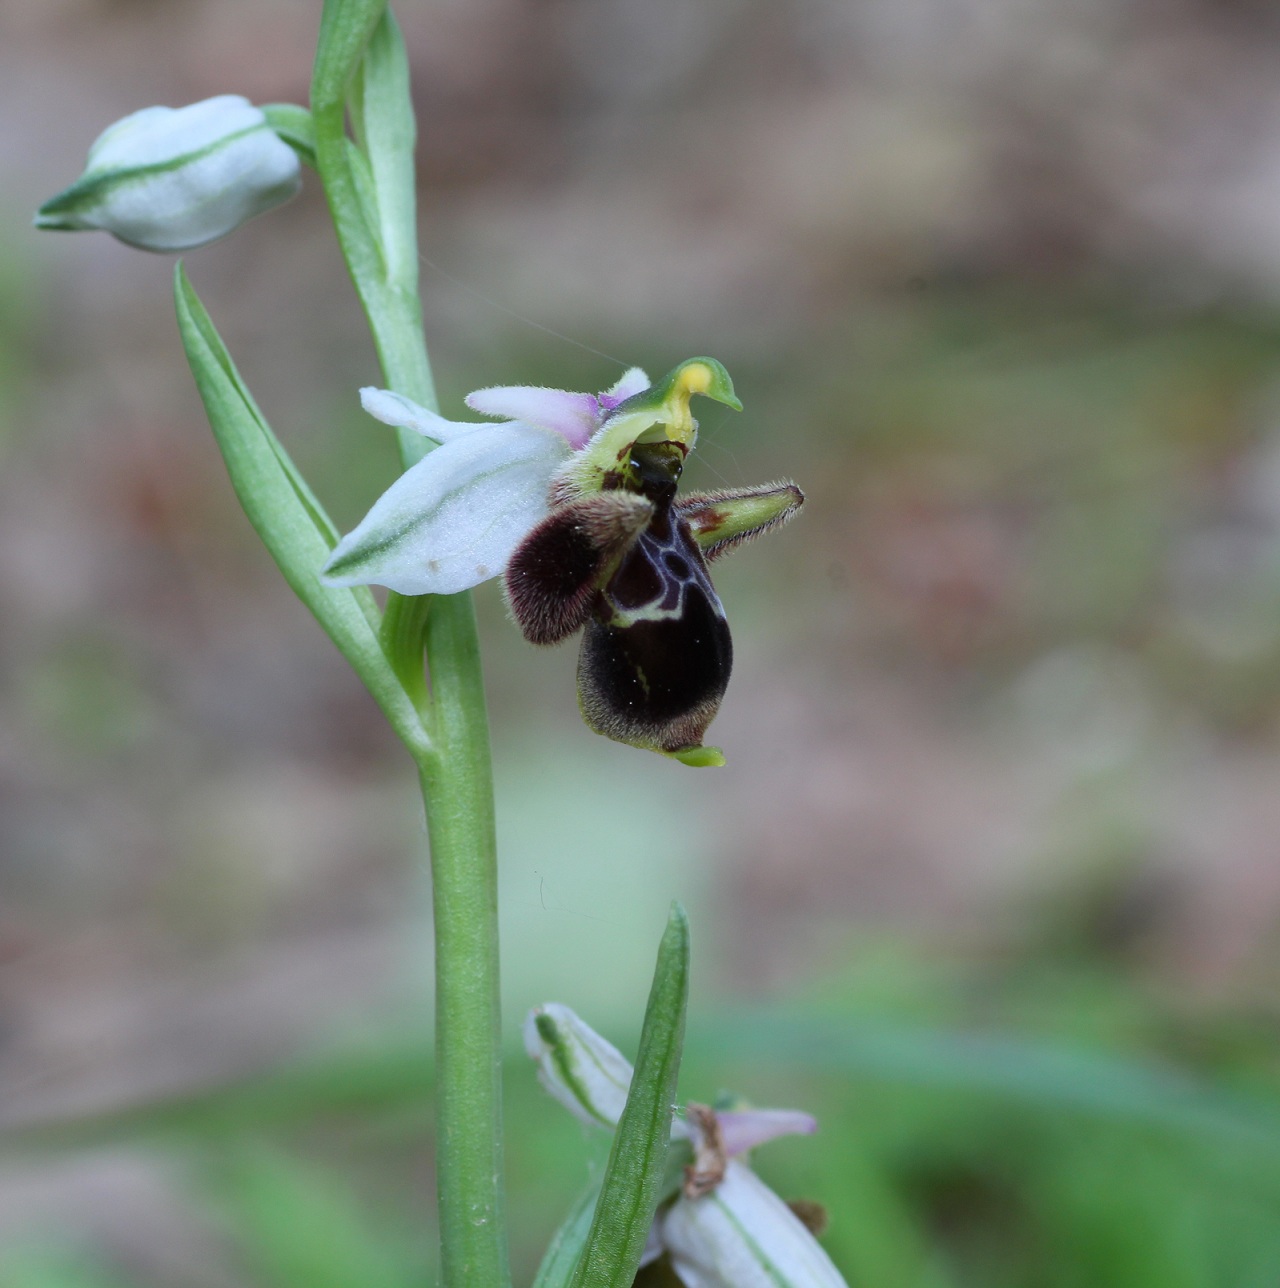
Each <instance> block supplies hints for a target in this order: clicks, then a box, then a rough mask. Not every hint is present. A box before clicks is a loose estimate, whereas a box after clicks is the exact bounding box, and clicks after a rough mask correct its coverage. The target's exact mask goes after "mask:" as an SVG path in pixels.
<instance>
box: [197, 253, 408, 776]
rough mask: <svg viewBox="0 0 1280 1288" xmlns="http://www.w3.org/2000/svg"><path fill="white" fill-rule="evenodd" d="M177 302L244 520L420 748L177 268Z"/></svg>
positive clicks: (294, 484)
mask: <svg viewBox="0 0 1280 1288" xmlns="http://www.w3.org/2000/svg"><path fill="white" fill-rule="evenodd" d="M174 298H175V303H176V306H177V311H178V329H179V331H180V332H181V334H182V343H183V345H184V347H185V348H186V351H187V360H188V361H189V362H190V364H191V371H192V374H193V375H194V376H195V381H196V387H197V388H198V389H199V391H200V397H201V399H202V400H203V401H204V407H205V412H206V413H207V415H208V417H209V423H210V425H211V426H212V427H213V432H214V435H215V437H216V438H217V440H218V447H219V449H220V450H221V452H222V458H223V460H224V461H225V462H226V466H227V473H228V474H229V475H230V477H231V485H232V487H234V488H235V492H236V496H237V497H238V498H239V500H240V504H241V505H242V506H243V507H244V512H245V514H246V515H247V516H248V518H249V522H250V523H251V524H252V525H253V527H254V529H255V530H256V532H257V533H258V535H259V536H260V537H261V538H262V542H263V544H264V545H265V546H266V547H267V550H268V552H269V553H270V555H271V557H272V558H273V559H274V560H275V561H276V565H277V566H278V567H279V569H280V571H281V572H282V573H283V574H284V577H285V580H286V581H287V582H288V583H289V585H290V586H291V587H292V588H293V590H294V593H295V594H296V595H297V596H298V598H299V599H301V600H302V602H303V603H304V604H306V606H307V607H308V608H309V609H310V610H311V611H312V613H314V614H315V617H316V620H317V621H318V622H319V623H320V625H321V627H323V629H324V631H325V633H326V634H327V635H328V636H329V638H330V639H331V640H333V642H334V643H335V644H336V645H337V646H338V648H339V650H341V652H342V655H343V656H344V657H345V658H346V659H347V661H348V662H350V663H351V666H352V668H353V669H354V670H355V672H356V674H357V675H359V677H360V678H361V679H362V680H363V681H364V683H365V685H366V686H367V688H368V689H369V692H370V693H371V694H373V696H374V698H375V700H376V701H377V703H378V705H379V706H380V707H381V708H382V710H383V712H384V713H385V714H386V716H387V719H388V720H389V721H390V722H391V726H392V728H394V729H395V731H396V733H397V734H398V735H399V736H400V738H401V739H402V740H403V741H404V743H405V745H406V746H407V747H409V749H410V750H411V751H414V752H419V751H421V750H423V749H424V748H425V746H426V742H427V736H426V733H425V731H424V729H423V726H422V721H421V719H420V718H419V716H418V712H417V710H416V708H415V707H414V705H413V703H412V701H410V699H409V697H408V695H407V694H406V693H405V690H404V688H403V686H402V685H401V684H400V682H399V680H398V679H397V678H396V676H395V672H394V671H393V670H392V668H391V666H390V664H389V663H388V662H387V659H386V656H385V654H384V653H383V651H382V648H381V646H380V644H379V642H378V629H377V628H378V611H377V607H376V605H375V604H374V602H373V599H372V596H370V595H369V594H368V592H366V591H358V590H353V589H350V588H339V587H335V586H326V585H325V584H323V583H322V582H321V581H320V575H319V574H320V568H321V565H323V563H324V562H325V560H326V559H327V558H328V557H329V553H330V551H331V550H332V548H333V546H334V545H335V544H336V542H337V531H336V529H335V528H334V526H333V524H332V523H331V522H330V520H329V518H328V516H327V515H326V514H325V513H324V510H323V509H322V507H321V505H320V503H319V501H317V500H316V498H315V496H314V495H313V494H312V493H311V490H310V489H309V488H308V487H307V485H306V483H305V481H304V480H303V478H302V476H301V475H300V474H299V473H298V471H297V469H296V468H295V466H294V465H293V463H292V461H290V459H289V457H288V455H287V453H286V452H285V450H284V448H283V447H282V446H281V445H280V443H279V442H278V441H277V439H276V437H275V435H274V434H273V433H272V432H271V429H270V427H269V426H268V425H267V422H266V421H265V420H264V419H263V416H262V413H261V412H260V411H259V410H258V408H257V406H256V404H255V403H254V401H253V398H252V397H251V396H250V394H249V391H248V389H247V388H246V387H245V385H244V382H243V381H242V380H241V379H240V375H239V373H238V372H237V371H236V369H235V366H234V364H233V363H232V361H231V356H230V354H228V353H227V350H226V347H225V346H224V345H223V343H222V340H221V337H219V335H218V333H217V331H216V330H215V329H214V326H213V323H212V321H210V319H209V315H208V313H207V312H206V311H205V308H204V305H203V304H201V302H200V299H199V297H198V296H197V295H196V293H195V291H194V290H193V289H192V287H191V284H190V282H188V281H187V277H186V274H185V273H184V272H183V271H182V266H181V265H179V266H178V269H177V272H176V273H175V276H174Z"/></svg>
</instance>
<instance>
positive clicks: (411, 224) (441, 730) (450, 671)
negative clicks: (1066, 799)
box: [311, 0, 510, 1288]
mask: <svg viewBox="0 0 1280 1288" xmlns="http://www.w3.org/2000/svg"><path fill="white" fill-rule="evenodd" d="M348 110H349V111H350V112H351V116H352V119H353V120H354V122H355V124H356V128H357V133H358V135H359V139H358V142H359V144H360V145H361V146H360V147H359V148H357V147H353V146H352V144H351V141H350V140H349V139H348V138H347V134H346V130H345V125H344V116H345V113H346V112H347V111H348ZM311 111H312V121H313V128H314V134H315V155H316V168H317V170H318V171H319V174H320V178H321V180H322V182H323V183H324V188H325V195H326V197H327V198H328V201H329V206H330V210H331V212H332V214H333V219H334V225H335V227H336V229H337V232H338V240H339V243H340V245H341V247H342V252H343V255H344V257H345V259H346V262H347V268H348V270H349V272H350V273H351V277H352V281H353V282H354V284H355V287H356V292H357V294H358V295H359V297H360V302H361V304H362V305H363V307H364V311H365V315H366V317H367V318H368V321H369V326H370V329H371V331H372V333H373V339H374V344H375V346H376V349H377V352H378V357H379V360H380V362H381V365H382V370H383V373H384V375H385V377H386V382H387V386H388V387H389V388H390V389H392V390H393V391H395V392H396V393H398V394H401V395H403V396H404V397H407V398H411V399H413V401H415V402H417V403H419V404H421V405H422V406H424V407H427V408H430V409H434V408H435V406H436V397H435V386H434V382H433V379H432V375H431V365H430V361H429V359H428V356H427V348H426V342H425V338H424V336H423V329H422V305H421V302H420V299H419V294H418V254H417V236H416V228H415V215H414V178H413V146H414V137H415V127H414V115H413V108H412V104H411V103H410V101H409V95H408V71H407V58H406V57H405V51H404V45H403V42H402V40H401V37H400V33H399V30H398V28H397V27H396V24H395V20H394V19H393V18H392V16H391V14H390V12H389V11H388V10H387V8H386V5H385V0H383V2H382V3H370V2H369V0H326V3H325V7H324V14H323V17H322V20H321V32H320V43H319V46H318V49H317V53H316V64H315V75H314V78H313V82H312V102H311ZM399 442H400V454H401V461H402V464H403V465H404V467H405V468H408V467H410V466H412V465H413V464H414V463H415V462H416V461H418V460H419V459H420V458H421V457H422V456H423V455H424V454H425V451H426V449H427V443H426V441H425V440H424V439H423V438H421V437H420V436H418V435H414V434H410V433H405V432H402V433H401V434H400V435H399ZM383 646H384V648H386V649H387V650H388V655H389V659H390V661H391V664H392V668H393V669H394V670H395V671H396V673H397V674H398V675H399V676H400V677H401V682H402V683H403V684H405V685H406V687H407V689H408V691H409V693H410V695H411V696H414V697H416V698H418V699H419V700H421V701H425V702H426V704H427V705H426V710H425V713H424V714H425V724H426V728H427V731H428V735H429V744H428V746H427V747H426V748H425V749H419V750H417V751H415V752H414V759H415V762H416V763H417V767H418V774H419V781H420V783H421V786H422V796H423V803H424V805H425V807H426V815H427V832H428V836H429V839H430V845H431V873H432V891H433V913H434V920H435V975H436V981H435V982H436V1041H435V1049H436V1160H437V1161H436V1168H437V1195H438V1205H439V1222H440V1247H441V1254H440V1255H441V1270H442V1282H443V1283H444V1284H445V1285H448V1286H450V1288H464V1285H465V1286H470V1285H475V1286H477V1288H502V1286H503V1285H506V1284H508V1283H509V1282H510V1271H509V1269H508V1262H507V1246H506V1221H505V1207H504V1204H505V1198H504V1190H503V1152H502V1109H501V1040H500V1039H501V1032H500V1006H499V991H498V979H499V976H498V911H497V847H496V839H495V829H494V811H493V771H492V766H491V760H490V752H489V724H488V715H487V712H486V708H485V698H484V685H483V680H482V676H481V670H480V649H479V641H478V638H477V634H476V625H475V614H474V610H473V607H472V603H471V595H470V593H469V592H467V591H463V592H462V593H460V594H455V595H441V596H435V597H433V598H432V600H431V601H430V607H429V609H428V608H426V607H425V606H421V605H419V604H416V603H414V602H413V601H412V600H406V599H403V598H402V597H400V596H398V595H396V594H395V593H394V592H393V593H392V595H391V597H390V600H389V602H388V605H387V611H386V625H385V627H384V632H383ZM424 663H425V667H426V674H427V677H428V684H427V685H424V684H423V683H422V674H423V667H424ZM428 685H429V687H428ZM411 750H412V749H411Z"/></svg>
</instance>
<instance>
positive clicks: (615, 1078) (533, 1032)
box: [524, 1002, 631, 1128]
mask: <svg viewBox="0 0 1280 1288" xmlns="http://www.w3.org/2000/svg"><path fill="white" fill-rule="evenodd" d="M524 1049H525V1050H526V1051H527V1052H528V1053H529V1055H531V1056H532V1057H533V1059H535V1060H536V1061H537V1062H538V1080H539V1081H540V1082H541V1083H542V1085H543V1086H544V1087H545V1088H546V1089H547V1091H549V1092H550V1093H551V1095H552V1096H554V1097H555V1098H556V1099H557V1100H558V1101H559V1102H560V1103H561V1104H562V1105H564V1107H565V1108H566V1109H568V1110H569V1112H570V1113H571V1114H573V1115H574V1116H575V1117H576V1118H580V1119H582V1121H583V1122H586V1123H594V1124H595V1125H596V1126H601V1127H610V1128H612V1127H616V1126H617V1125H618V1119H619V1118H621V1117H622V1111H623V1109H624V1108H625V1107H626V1103H627V1091H628V1089H629V1088H630V1086H631V1065H630V1064H629V1063H628V1062H627V1060H626V1059H624V1057H623V1055H622V1053H621V1052H620V1051H619V1050H618V1048H617V1047H615V1046H614V1045H613V1044H612V1043H611V1042H606V1041H605V1040H604V1038H602V1037H601V1036H600V1035H599V1034H598V1033H597V1032H596V1031H595V1030H594V1029H592V1028H590V1027H588V1026H587V1025H586V1024H584V1023H583V1022H582V1021H581V1020H580V1019H579V1018H578V1017H577V1016H576V1015H575V1014H574V1013H573V1012H572V1011H571V1010H570V1009H569V1008H568V1007H567V1006H562V1005H561V1004H560V1003H559V1002H548V1003H547V1004H546V1005H545V1006H539V1007H535V1008H534V1010H532V1011H530V1012H529V1017H528V1019H526V1020H525V1022H524Z"/></svg>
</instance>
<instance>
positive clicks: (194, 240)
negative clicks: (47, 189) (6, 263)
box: [35, 94, 302, 251]
mask: <svg viewBox="0 0 1280 1288" xmlns="http://www.w3.org/2000/svg"><path fill="white" fill-rule="evenodd" d="M301 182H302V178H301V167H300V165H299V162H298V157H297V154H296V153H295V152H294V150H293V149H292V148H291V147H289V145H288V144H287V143H285V142H284V141H283V140H282V139H280V138H279V136H278V135H277V134H276V133H275V131H273V130H272V129H271V127H270V125H268V124H267V119H266V117H265V116H264V115H263V113H262V110H261V109H260V108H257V107H254V106H253V104H252V103H250V102H249V101H248V100H247V99H244V98H241V97H240V96H239V95H236V94H223V95H221V96H219V97H217V98H209V99H205V100H204V101H202V102H200V103H193V104H191V105H190V106H189V107H182V108H171V107H147V108H144V109H143V110H142V111H140V112H134V113H133V115H131V116H126V117H125V118H124V119H123V120H121V121H117V122H116V123H115V124H114V125H113V126H111V127H110V128H109V129H108V130H106V131H105V132H104V133H103V134H102V135H101V136H100V137H99V138H98V140H97V142H95V143H94V145H93V146H92V147H91V148H90V149H89V159H88V162H87V163H86V166H85V172H84V174H83V175H81V176H80V178H79V179H78V180H77V181H76V182H75V183H74V184H72V185H71V187H70V188H67V189H66V190H65V191H64V192H60V193H59V194H58V195H57V196H56V197H53V198H51V199H50V200H49V201H46V202H45V204H44V205H43V206H41V207H40V210H39V211H38V212H37V214H36V219H35V225H36V227H37V228H47V229H53V230H58V231H77V230H81V229H101V230H103V231H104V232H109V233H111V234H112V236H114V237H117V238H119V240H120V241H122V242H125V243H126V244H127V245H130V246H136V247H137V248H138V249H139V250H152V251H181V250H190V249H192V248H193V247H195V246H203V245H204V244H205V243H206V242H211V241H216V240H217V238H219V237H224V236H226V234H227V233H229V232H232V231H233V230H234V229H236V228H238V227H239V226H240V225H241V224H242V223H244V222H245V221H246V220H248V219H252V218H253V217H254V215H260V214H262V213H263V212H264V211H267V210H270V209H271V208H272V207H273V206H278V205H279V204H280V203H281V202H283V201H287V200H288V199H289V198H290V197H292V196H293V195H294V194H295V193H296V192H297V191H298V188H299V186H300V184H301Z"/></svg>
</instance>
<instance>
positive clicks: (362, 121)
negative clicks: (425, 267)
mask: <svg viewBox="0 0 1280 1288" xmlns="http://www.w3.org/2000/svg"><path fill="white" fill-rule="evenodd" d="M348 106H349V108H350V111H351V118H352V122H353V123H354V125H355V130H356V137H357V138H358V139H359V140H360V143H361V145H362V147H363V150H364V154H365V155H366V156H367V157H368V158H369V169H370V172H371V177H372V180H373V190H374V206H375V217H376V219H377V224H378V231H379V237H380V240H381V242H382V253H383V257H384V260H385V263H386V270H387V278H388V280H389V281H390V282H393V283H395V284H397V285H399V286H401V287H406V288H408V289H410V290H412V289H413V287H414V283H416V282H417V280H418V231H417V226H416V214H415V203H416V188H415V178H414V168H413V150H414V146H415V143H416V141H417V121H416V120H415V119H414V114H413V101H412V99H411V98H410V97H409V56H408V54H407V52H406V51H405V47H404V38H403V37H402V36H401V34H400V27H399V24H397V22H396V20H395V18H394V16H393V15H392V13H391V10H390V9H387V10H386V11H385V12H384V13H383V15H382V20H381V21H380V22H379V23H378V25H377V26H376V27H375V28H374V29H373V33H372V35H371V36H370V37H369V43H368V45H367V47H366V48H365V51H364V58H363V59H362V61H361V63H360V69H359V74H358V76H357V78H356V83H355V86H354V88H353V90H352V93H351V94H350V96H349V99H348Z"/></svg>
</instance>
